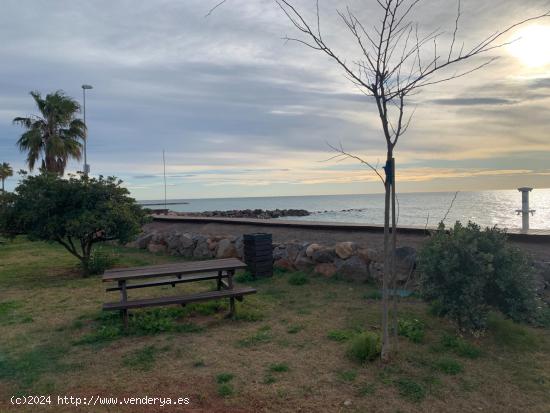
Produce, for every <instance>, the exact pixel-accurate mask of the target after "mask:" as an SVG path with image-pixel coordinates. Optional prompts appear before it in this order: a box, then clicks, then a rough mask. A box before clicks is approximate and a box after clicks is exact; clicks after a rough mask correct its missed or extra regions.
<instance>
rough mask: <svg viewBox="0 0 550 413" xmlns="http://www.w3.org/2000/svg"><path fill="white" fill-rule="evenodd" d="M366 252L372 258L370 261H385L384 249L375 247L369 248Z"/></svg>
mask: <svg viewBox="0 0 550 413" xmlns="http://www.w3.org/2000/svg"><path fill="white" fill-rule="evenodd" d="M366 253H367V255H368V257H369V259H370V261H374V262H380V263H383V262H384V250H383V249H382V250H375V249H373V248H367V249H366Z"/></svg>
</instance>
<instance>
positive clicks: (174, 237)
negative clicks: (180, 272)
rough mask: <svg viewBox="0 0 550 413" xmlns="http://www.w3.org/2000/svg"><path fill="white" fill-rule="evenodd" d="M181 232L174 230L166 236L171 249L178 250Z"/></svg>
mask: <svg viewBox="0 0 550 413" xmlns="http://www.w3.org/2000/svg"><path fill="white" fill-rule="evenodd" d="M181 235H182V234H181V233H179V232H173V233H171V234H168V236H167V237H166V245H167V247H168V249H169V250H177V249H178V247H179V245H180V238H181Z"/></svg>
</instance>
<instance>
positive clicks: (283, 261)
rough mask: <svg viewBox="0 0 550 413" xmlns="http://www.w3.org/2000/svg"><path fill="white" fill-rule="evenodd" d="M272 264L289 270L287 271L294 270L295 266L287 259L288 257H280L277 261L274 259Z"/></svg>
mask: <svg viewBox="0 0 550 413" xmlns="http://www.w3.org/2000/svg"><path fill="white" fill-rule="evenodd" d="M273 266H274V267H276V268H280V269H283V270H289V271H292V270H295V269H296V268H295V267H294V264H292V262H291V261H289V260H288V259H286V258H280V259H278V260H277V261H275V262H274V263H273Z"/></svg>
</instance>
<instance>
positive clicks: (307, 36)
mask: <svg viewBox="0 0 550 413" xmlns="http://www.w3.org/2000/svg"><path fill="white" fill-rule="evenodd" d="M225 1H226V0H223V1H221V2H219V3H218V4H217V5H216V7H215V8H217V7H219V6H220V5H221V4H223V3H225ZM273 1H274V2H275V3H276V4H277V5H278V6H279V7H280V9H281V10H282V11H283V13H284V14H285V15H286V17H287V18H288V20H289V21H290V22H291V23H292V25H293V26H294V27H295V29H297V31H298V32H299V33H300V35H301V36H300V37H285V39H286V40H287V41H294V42H298V43H300V44H302V45H304V46H307V47H308V48H310V49H313V50H316V51H319V52H322V53H324V54H326V55H328V56H329V57H330V58H331V59H332V60H333V61H334V62H335V63H336V64H337V65H338V66H339V67H340V68H341V69H342V70H343V72H344V74H345V76H346V77H347V78H348V79H349V80H350V81H351V82H352V83H353V84H354V85H355V86H356V87H357V88H358V89H359V90H360V91H361V92H362V93H363V94H364V95H366V96H368V97H369V98H373V99H374V101H375V103H376V107H377V111H378V115H379V118H380V122H381V127H382V132H383V136H384V139H385V142H386V162H385V166H384V167H383V168H384V176H382V174H381V173H380V172H379V171H378V168H377V167H376V166H373V165H372V163H369V162H368V161H366V160H364V159H362V158H360V157H359V156H357V155H353V154H351V153H349V152H346V151H345V150H344V148H343V147H342V146H341V145H340V146H339V147H335V146H331V148H332V149H333V150H335V151H336V152H337V154H336V156H335V157H334V158H338V157H341V158H353V159H356V160H358V161H360V162H362V163H363V164H365V165H367V166H368V167H369V168H371V169H372V170H373V171H374V172H375V173H377V175H378V176H379V177H380V179H381V180H382V182H383V184H384V187H385V200H384V201H385V202H384V274H383V279H382V291H383V298H382V360H384V361H388V360H389V359H390V356H391V353H392V351H393V350H394V347H393V346H392V343H394V344H395V345H396V344H397V325H396V324H397V311H396V310H397V308H396V302H397V301H396V299H394V300H393V301H394V306H393V311H391V312H392V313H393V315H390V306H391V301H392V299H393V298H395V296H396V294H395V288H396V284H397V277H396V271H395V270H396V260H395V248H396V242H397V241H396V239H397V238H396V233H397V231H396V229H397V228H396V226H397V225H396V196H395V193H396V189H395V171H396V168H395V158H394V152H395V148H396V146H397V143H398V141H399V139H400V138H401V137H402V136H403V135H404V134H405V133H406V132H407V130H408V128H409V126H410V124H411V119H412V117H413V115H414V110H412V111H411V112H410V113H408V114H406V113H405V112H406V102H407V98H409V97H410V96H412V95H414V94H416V93H418V92H419V91H421V89H423V88H425V87H427V86H430V85H437V84H440V83H444V82H448V81H451V80H454V79H458V78H461V77H464V76H466V75H469V74H471V73H473V72H475V71H477V70H480V69H482V68H484V67H486V66H487V65H489V64H490V63H492V62H493V61H494V60H495V59H496V57H491V56H488V53H489V52H490V51H492V50H495V49H498V48H501V47H503V46H505V45H507V44H509V43H510V42H506V41H504V36H505V35H506V34H507V33H509V32H510V31H512V30H513V29H514V28H516V27H518V26H520V25H523V24H525V23H528V22H530V21H534V20H537V19H541V18H543V17H549V16H550V12H547V13H544V14H541V15H538V16H534V17H530V18H527V19H524V20H521V21H519V22H516V23H514V24H511V25H509V26H508V27H506V28H504V29H502V30H498V31H495V32H493V33H492V34H490V35H489V36H487V37H484V38H482V39H481V40H480V41H478V42H476V43H475V44H474V45H473V46H469V47H466V45H465V43H464V42H460V43H459V41H458V33H459V23H460V19H461V15H462V13H461V3H460V0H458V7H457V12H456V19H455V20H454V25H453V27H452V30H451V31H450V32H448V33H447V39H448V40H444V38H445V34H446V33H445V32H444V31H441V30H439V29H438V30H434V31H428V32H425V31H423V30H422V28H421V27H420V25H419V24H418V23H417V22H415V21H413V20H412V15H413V14H414V11H415V10H416V8H417V6H418V5H419V3H420V2H421V0H373V2H374V1H376V3H377V4H378V7H379V9H380V12H381V16H382V19H381V21H380V22H378V23H375V24H372V25H367V24H366V22H362V21H361V20H360V19H359V18H358V17H357V14H356V13H354V12H353V11H352V10H351V9H350V8H349V7H346V8H345V10H337V11H336V13H337V14H338V16H339V18H340V20H341V22H342V23H343V24H344V25H345V27H346V28H347V31H348V33H349V35H350V36H351V38H352V40H353V41H354V43H355V45H356V46H357V52H358V58H356V59H355V60H353V61H347V60H346V59H345V58H344V57H343V56H342V55H340V54H339V53H338V52H337V51H335V50H334V49H333V48H332V47H331V46H330V45H329V44H327V43H326V42H325V39H324V37H323V34H322V30H321V23H320V22H321V18H320V13H319V1H318V0H317V1H316V2H315V10H314V13H315V17H314V18H313V19H314V21H313V23H312V22H310V21H308V20H307V18H306V17H304V14H303V13H302V12H301V11H299V10H298V9H297V7H295V6H294V5H293V2H292V1H288V0H273ZM211 11H212V10H211ZM459 44H460V47H459ZM442 45H443V47H442ZM480 56H481V57H483V61H477V62H476V63H475V64H473V65H472V66H471V67H465V68H463V69H461V68H462V67H463V64H464V63H466V62H467V61H473V60H475V59H474V58H476V57H480ZM390 288H391V289H393V290H394V293H393V294H392V296H391V297H390V293H389V292H390ZM390 316H391V317H392V320H391V321H393V322H390ZM392 326H393V328H392ZM392 336H393V337H392Z"/></svg>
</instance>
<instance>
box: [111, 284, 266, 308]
mask: <svg viewBox="0 0 550 413" xmlns="http://www.w3.org/2000/svg"><path fill="white" fill-rule="evenodd" d="M254 293H256V289H255V288H252V287H237V288H233V289H232V290H221V291H206V292H200V293H196V294H188V295H184V296H175V297H157V298H144V299H139V300H131V301H126V302H125V303H122V302H115V303H105V304H103V310H127V309H130V308H141V307H155V306H162V305H170V304H187V303H193V302H198V301H208V300H215V299H218V298H226V297H242V296H244V295H247V294H254Z"/></svg>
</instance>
